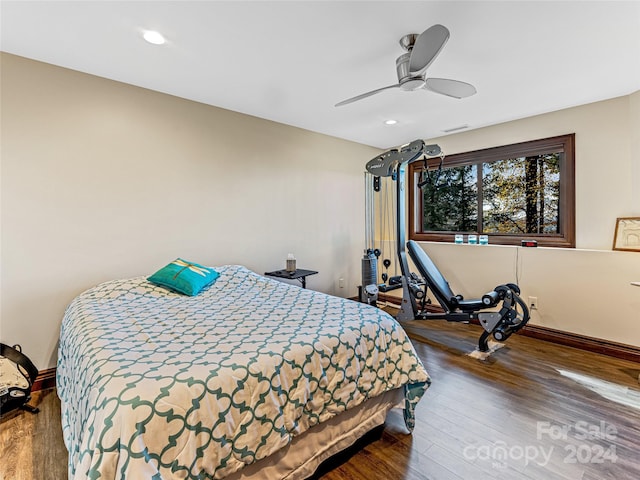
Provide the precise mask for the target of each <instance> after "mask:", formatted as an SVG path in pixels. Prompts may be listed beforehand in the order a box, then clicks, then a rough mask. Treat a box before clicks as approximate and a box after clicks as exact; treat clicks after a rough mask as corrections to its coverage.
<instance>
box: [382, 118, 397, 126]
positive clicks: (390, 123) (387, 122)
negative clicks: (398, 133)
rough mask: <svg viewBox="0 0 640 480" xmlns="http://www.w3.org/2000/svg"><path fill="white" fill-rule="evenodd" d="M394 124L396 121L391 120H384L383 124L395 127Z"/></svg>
mask: <svg viewBox="0 0 640 480" xmlns="http://www.w3.org/2000/svg"><path fill="white" fill-rule="evenodd" d="M396 123H398V121H397V120H393V119H389V120H385V121H384V124H385V125H395V124H396Z"/></svg>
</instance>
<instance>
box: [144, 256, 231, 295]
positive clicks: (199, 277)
mask: <svg viewBox="0 0 640 480" xmlns="http://www.w3.org/2000/svg"><path fill="white" fill-rule="evenodd" d="M219 276H220V274H219V273H218V272H216V271H215V270H214V269H213V268H209V267H203V266H202V265H198V264H197V263H192V262H188V261H186V260H182V259H181V258H178V259H176V260H174V261H173V262H171V263H170V264H169V265H167V266H166V267H163V268H161V269H160V270H158V271H157V272H156V273H154V274H153V275H151V276H150V277H148V278H147V280H149V281H150V282H151V283H155V284H156V285H160V286H162V287H166V288H170V289H171V290H175V291H176V292H180V293H184V294H185V295H190V296H194V295H197V294H198V293H200V290H202V289H203V288H204V287H206V286H208V285H211V284H212V283H213V282H215V281H216V279H217V278H218V277H219Z"/></svg>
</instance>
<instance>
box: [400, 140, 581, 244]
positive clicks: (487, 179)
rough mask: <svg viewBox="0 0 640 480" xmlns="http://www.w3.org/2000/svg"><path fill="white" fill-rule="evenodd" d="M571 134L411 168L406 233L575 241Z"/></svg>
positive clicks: (498, 239) (498, 240)
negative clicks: (464, 234)
mask: <svg viewBox="0 0 640 480" xmlns="http://www.w3.org/2000/svg"><path fill="white" fill-rule="evenodd" d="M574 137H575V135H574V134H571V135H563V136H560V137H553V138H545V139H542V140H534V141H530V142H523V143H518V144H513V145H505V146H502V147H495V148H489V149H486V150H477V151H474V152H467V153H461V154H457V155H450V156H447V157H445V158H444V160H443V161H442V162H441V161H440V159H437V158H436V159H429V160H428V161H427V163H426V169H425V164H424V163H422V162H415V163H413V164H411V165H410V166H409V172H408V177H409V205H410V208H409V214H410V216H409V225H410V229H409V238H411V239H413V240H428V241H439V242H453V239H454V235H455V234H456V233H466V234H469V233H475V234H483V235H488V236H489V243H494V244H503V245H519V244H520V241H521V240H522V239H533V240H537V242H538V245H540V246H552V247H575V215H574V211H575V187H574V185H575V182H574V170H575V168H574V164H575V159H574Z"/></svg>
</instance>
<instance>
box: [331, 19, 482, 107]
mask: <svg viewBox="0 0 640 480" xmlns="http://www.w3.org/2000/svg"><path fill="white" fill-rule="evenodd" d="M447 40H449V30H448V29H447V28H446V27H444V26H443V25H433V26H431V27H429V28H428V29H426V30H425V31H424V32H422V33H421V34H420V35H418V34H416V33H410V34H408V35H404V36H403V37H402V38H401V39H400V46H401V47H402V48H404V49H405V50H407V53H404V54H402V55H400V56H399V57H398V58H397V59H396V73H397V74H398V83H397V84H396V85H389V86H387V87H382V88H378V89H376V90H372V91H370V92H367V93H363V94H361V95H357V96H355V97H352V98H349V99H347V100H343V101H342V102H339V103H337V104H336V105H335V106H336V107H340V106H342V105H347V104H349V103H353V102H356V101H358V100H362V99H363V98H367V97H370V96H371V95H375V94H376V93H379V92H382V91H383V90H389V89H391V88H400V89H401V90H404V91H406V92H413V91H415V90H421V89H424V90H429V91H431V92H434V93H439V94H441V95H446V96H448V97H453V98H466V97H470V96H471V95H474V94H475V93H476V89H475V87H474V86H473V85H471V84H469V83H466V82H461V81H459V80H451V79H449V78H427V76H426V70H427V68H428V67H429V65H431V64H432V63H433V61H434V60H435V59H436V57H437V56H438V54H439V53H440V52H441V51H442V48H443V47H444V45H445V44H446V43H447Z"/></svg>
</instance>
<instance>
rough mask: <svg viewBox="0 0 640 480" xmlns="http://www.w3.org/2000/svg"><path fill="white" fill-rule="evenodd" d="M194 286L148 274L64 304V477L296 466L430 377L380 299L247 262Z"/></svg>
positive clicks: (200, 474) (296, 471)
mask: <svg viewBox="0 0 640 480" xmlns="http://www.w3.org/2000/svg"><path fill="white" fill-rule="evenodd" d="M216 271H217V272H218V273H219V274H220V276H219V277H218V278H217V280H216V281H215V283H213V284H212V285H211V286H209V287H207V288H205V289H204V290H203V291H202V292H201V293H199V294H198V295H197V296H193V297H189V296H185V295H182V294H179V293H174V292H172V291H169V290H167V289H165V288H163V287H160V286H157V285H154V284H152V283H150V282H149V281H148V280H147V279H146V278H145V277H138V278H132V279H125V280H114V281H109V282H106V283H103V284H100V285H98V286H96V287H94V288H91V289H89V290H87V291H86V292H84V293H82V294H81V295H79V296H78V297H77V298H75V299H74V300H73V301H72V302H71V304H70V305H69V306H68V307H67V310H66V312H65V315H64V318H63V321H62V326H61V333H60V347H59V353H58V368H57V387H58V395H59V397H60V400H61V406H62V426H63V436H64V441H65V445H66V447H67V449H68V451H69V479H74V480H77V479H88V478H92V479H93V478H100V479H101V480H110V479H121V478H122V479H124V478H135V479H143V478H144V479H163V480H168V479H219V478H227V479H234V480H235V479H254V478H256V479H257V478H268V479H275V478H290V479H304V478H306V477H308V476H309V475H310V474H312V473H313V472H314V470H315V468H316V467H317V466H318V464H319V463H320V462H322V461H323V460H324V459H326V458H328V457H329V456H331V455H333V454H334V453H336V452H337V451H339V450H341V449H343V448H346V447H348V446H349V445H351V444H352V443H353V442H354V441H355V440H356V439H357V438H359V437H360V436H361V435H363V434H364V433H366V432H367V431H368V430H370V429H372V428H374V427H375V426H377V425H380V424H382V423H383V422H384V419H385V416H386V413H387V412H388V410H389V409H390V408H392V407H394V406H400V407H402V408H403V409H404V418H405V423H406V425H407V428H408V430H409V431H411V430H412V429H413V426H414V408H415V405H416V404H417V402H418V401H419V400H420V398H421V397H422V395H423V394H424V392H425V390H426V389H427V387H428V386H429V383H430V379H429V376H428V374H427V372H426V371H425V369H424V367H423V365H422V364H421V362H420V359H419V358H418V357H417V355H416V353H415V351H414V349H413V346H412V344H411V343H410V341H409V340H408V338H407V336H406V334H405V332H404V330H403V329H402V328H401V327H400V326H399V325H398V323H397V322H396V321H395V320H394V319H393V318H392V317H391V316H389V315H387V314H386V313H384V312H383V311H381V310H380V309H377V308H374V307H371V306H368V305H364V304H361V303H357V302H354V301H351V300H346V299H341V298H337V297H333V296H329V295H326V294H323V293H320V292H315V291H311V290H305V289H302V288H300V287H298V286H295V285H289V284H286V283H282V282H279V281H277V280H273V279H269V278H266V277H263V276H261V275H258V274H256V273H254V272H252V271H250V270H248V269H247V268H245V267H243V266H238V265H226V266H222V267H216Z"/></svg>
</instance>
